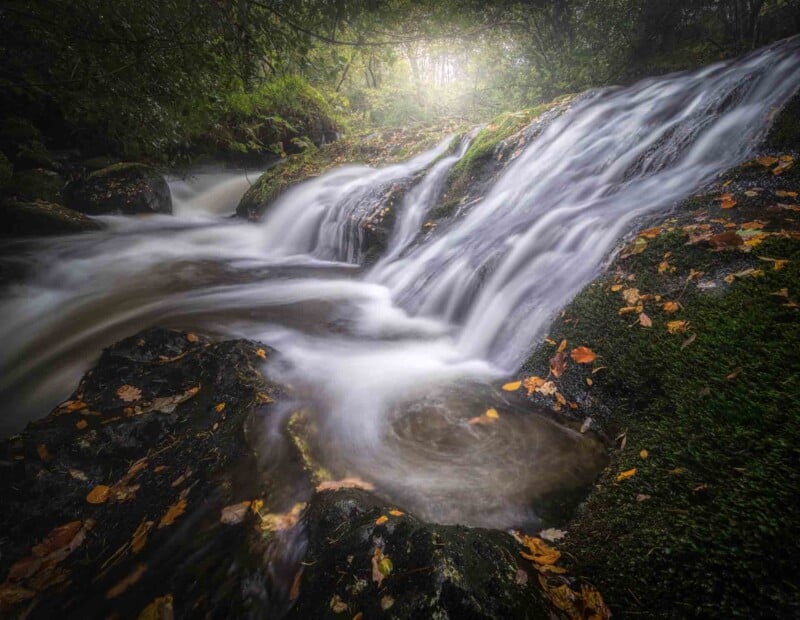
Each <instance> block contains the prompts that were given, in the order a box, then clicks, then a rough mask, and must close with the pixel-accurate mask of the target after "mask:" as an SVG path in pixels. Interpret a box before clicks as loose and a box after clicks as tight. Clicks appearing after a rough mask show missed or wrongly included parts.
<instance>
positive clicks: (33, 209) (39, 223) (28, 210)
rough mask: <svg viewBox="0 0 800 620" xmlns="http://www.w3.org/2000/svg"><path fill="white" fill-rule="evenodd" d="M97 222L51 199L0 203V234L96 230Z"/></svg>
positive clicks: (45, 233)
mask: <svg viewBox="0 0 800 620" xmlns="http://www.w3.org/2000/svg"><path fill="white" fill-rule="evenodd" d="M99 229H100V225H99V224H98V223H97V222H95V221H94V220H92V219H90V218H89V217H87V216H86V215H84V214H83V213H80V212H78V211H74V210H73V209H67V208H66V207H62V206H61V205H57V204H53V203H51V202H44V201H36V202H19V201H16V200H9V201H6V202H4V203H2V204H0V235H3V236H38V235H60V234H66V233H74V232H83V231H87V230H99Z"/></svg>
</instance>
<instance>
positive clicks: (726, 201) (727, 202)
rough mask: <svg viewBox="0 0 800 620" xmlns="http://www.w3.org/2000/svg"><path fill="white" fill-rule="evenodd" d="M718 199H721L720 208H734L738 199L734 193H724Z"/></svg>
mask: <svg viewBox="0 0 800 620" xmlns="http://www.w3.org/2000/svg"><path fill="white" fill-rule="evenodd" d="M717 200H719V201H720V204H719V206H720V208H722V209H732V208H733V207H735V206H736V200H735V199H734V197H733V194H722V196H720V197H719V198H718V199H717Z"/></svg>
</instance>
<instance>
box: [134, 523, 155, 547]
mask: <svg viewBox="0 0 800 620" xmlns="http://www.w3.org/2000/svg"><path fill="white" fill-rule="evenodd" d="M153 525H154V523H153V522H152V521H142V522H141V523H140V524H139V527H137V528H136V531H135V532H134V533H133V536H131V549H133V552H134V553H139V552H140V551H141V550H142V549H144V546H145V545H146V544H147V534H148V533H149V532H150V530H151V529H153Z"/></svg>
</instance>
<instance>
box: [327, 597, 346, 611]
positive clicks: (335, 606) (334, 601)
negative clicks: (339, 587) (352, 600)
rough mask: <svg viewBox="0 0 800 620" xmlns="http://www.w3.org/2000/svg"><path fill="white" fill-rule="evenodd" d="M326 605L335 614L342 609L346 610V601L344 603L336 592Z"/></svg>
mask: <svg viewBox="0 0 800 620" xmlns="http://www.w3.org/2000/svg"><path fill="white" fill-rule="evenodd" d="M328 606H329V607H330V608H331V611H332V612H333V613H335V614H340V613H342V612H344V611H347V603H345V602H344V601H343V600H342V599H341V598H339V595H338V594H334V595H333V597H332V598H331V602H330V603H328Z"/></svg>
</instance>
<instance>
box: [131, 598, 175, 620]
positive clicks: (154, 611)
mask: <svg viewBox="0 0 800 620" xmlns="http://www.w3.org/2000/svg"><path fill="white" fill-rule="evenodd" d="M172 603H173V599H172V594H165V595H164V596H159V597H158V598H154V599H153V600H152V601H151V602H150V604H148V605H147V607H145V608H144V609H143V610H142V611H141V613H140V614H139V618H138V620H172V619H173V618H174V617H175V612H174V610H173V609H172Z"/></svg>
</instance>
